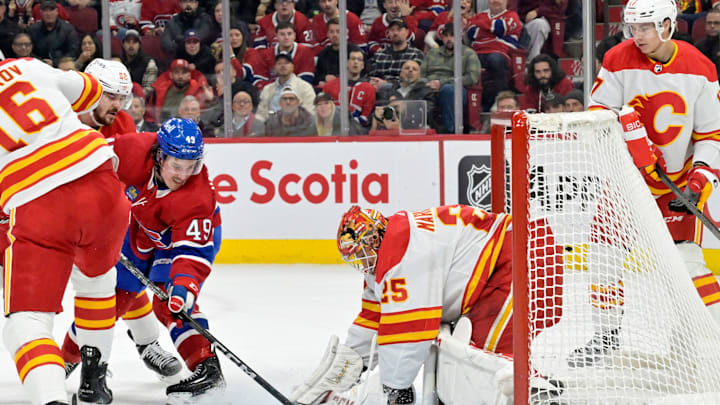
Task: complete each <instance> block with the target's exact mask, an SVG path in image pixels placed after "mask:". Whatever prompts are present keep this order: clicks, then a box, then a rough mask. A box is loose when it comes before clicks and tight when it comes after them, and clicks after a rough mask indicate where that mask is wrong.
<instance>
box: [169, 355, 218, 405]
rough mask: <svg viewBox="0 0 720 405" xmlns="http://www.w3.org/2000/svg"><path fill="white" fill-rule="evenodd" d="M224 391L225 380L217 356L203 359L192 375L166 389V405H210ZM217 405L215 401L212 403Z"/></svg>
mask: <svg viewBox="0 0 720 405" xmlns="http://www.w3.org/2000/svg"><path fill="white" fill-rule="evenodd" d="M224 390H225V379H224V378H223V375H222V370H220V361H219V359H218V358H217V356H214V357H210V358H207V359H205V361H203V362H202V363H200V364H198V365H197V367H195V371H193V373H192V375H190V376H189V377H188V378H185V379H184V380H182V381H180V382H179V383H177V384H174V385H171V386H169V387H167V389H166V390H165V392H166V393H167V396H168V404H188V403H198V402H202V403H211V402H209V400H210V398H211V397H213V398H214V397H216V396H218V395H219V394H221V393H222V392H223V391H224ZM212 403H217V401H214V400H213V401H212Z"/></svg>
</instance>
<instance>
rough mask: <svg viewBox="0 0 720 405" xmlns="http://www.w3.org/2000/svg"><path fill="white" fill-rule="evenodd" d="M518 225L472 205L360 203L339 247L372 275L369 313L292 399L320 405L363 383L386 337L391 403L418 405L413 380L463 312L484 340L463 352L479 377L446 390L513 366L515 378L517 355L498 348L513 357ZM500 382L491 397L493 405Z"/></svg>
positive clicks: (343, 227)
mask: <svg viewBox="0 0 720 405" xmlns="http://www.w3.org/2000/svg"><path fill="white" fill-rule="evenodd" d="M510 227H511V220H510V216H508V215H505V214H491V213H487V212H485V211H482V210H480V209H478V208H473V207H469V206H463V205H450V206H441V207H436V208H431V209H427V210H424V211H419V212H408V211H400V212H398V213H396V214H395V215H393V216H391V217H389V218H385V217H384V216H383V215H382V214H381V213H380V212H378V211H376V210H373V209H361V208H360V207H358V206H353V207H352V208H350V210H349V211H348V212H346V213H345V214H344V215H343V217H342V220H341V221H340V227H339V229H338V234H337V244H338V249H339V251H340V253H341V255H342V257H343V259H344V260H345V261H346V262H348V263H349V264H351V265H352V266H353V267H355V268H356V269H357V270H359V271H361V272H362V273H364V282H365V283H364V289H363V295H362V310H361V311H360V314H359V315H358V317H357V318H356V319H355V322H354V323H353V324H352V326H351V327H350V329H349V331H348V337H347V340H346V342H345V344H340V345H338V341H337V337H333V338H332V339H331V341H330V345H329V347H328V349H327V351H326V354H325V356H324V358H323V360H322V361H321V364H320V365H319V366H318V367H317V369H316V371H315V372H314V373H313V377H311V378H310V379H308V380H307V381H306V382H305V383H304V384H302V385H301V386H300V387H298V388H297V389H296V390H295V391H294V392H293V394H292V396H291V400H294V401H297V402H298V403H301V404H309V403H318V402H315V401H316V400H318V398H320V400H321V401H323V399H322V397H323V396H326V397H327V396H328V392H330V391H332V392H335V393H337V392H342V391H343V390H346V389H348V388H350V387H351V386H353V385H354V384H355V383H356V381H357V379H358V376H359V375H360V373H361V372H362V370H363V369H364V368H365V367H369V366H371V365H370V364H369V363H370V357H371V355H370V353H371V351H372V346H373V340H374V336H375V334H377V345H378V349H377V354H378V361H379V367H380V382H381V383H382V391H383V392H384V395H386V396H387V401H388V403H394V404H412V403H414V397H415V392H414V389H413V385H412V384H413V381H414V380H415V377H416V375H417V373H418V371H419V370H420V367H421V365H422V364H423V362H424V361H425V359H426V358H427V357H428V354H429V353H430V347H431V345H432V343H433V341H434V340H435V339H436V337H437V336H438V332H439V330H440V327H441V323H450V322H455V321H457V320H458V319H459V318H461V315H464V316H465V317H467V318H468V319H469V322H467V320H466V321H465V322H466V323H467V324H469V325H468V326H467V329H469V326H470V325H471V327H472V330H471V331H470V330H467V340H469V339H470V338H472V341H473V342H474V343H475V345H476V346H470V345H468V343H467V341H465V343H464V345H462V346H461V348H460V349H457V350H458V351H460V353H455V356H454V357H456V358H459V359H461V360H460V363H465V364H467V365H469V366H468V367H464V370H465V372H466V373H471V374H470V375H468V374H464V375H466V376H467V378H463V379H455V378H450V379H448V380H452V382H453V384H454V386H453V387H444V388H447V391H451V392H454V393H456V394H457V395H463V394H462V393H463V392H467V391H472V390H474V389H475V388H476V386H477V385H478V384H480V382H483V381H485V382H488V381H493V378H494V377H496V376H497V375H498V373H499V372H501V371H502V369H503V368H505V367H508V365H510V366H509V369H510V371H509V373H506V374H504V375H505V377H509V379H510V380H511V379H512V367H511V364H512V360H508V359H502V361H498V359H499V358H500V356H498V355H497V354H496V353H502V354H512V296H511V282H512V255H511V243H512V242H511V241H512V233H511V230H510ZM461 319H465V318H461ZM440 348H441V350H443V344H442V343H441V345H440ZM470 353H472V354H470ZM458 367H460V366H458ZM442 372H443V371H442V370H438V373H442ZM461 380H464V381H467V382H469V384H467V383H465V384H464V383H463V381H461ZM504 381H508V380H507V379H505V380H504ZM495 388H496V387H490V389H489V390H487V391H485V392H484V393H483V394H482V395H483V397H484V396H485V395H486V396H487V398H485V399H486V400H487V401H489V402H492V403H494V401H495V395H496V394H495V392H494V391H493V389H495ZM378 391H379V390H378ZM438 391H439V393H440V390H438ZM510 391H512V389H510ZM455 398H457V396H456V397H455ZM441 399H442V396H441ZM475 399H476V400H477V399H478V398H475ZM393 401H394V402H393Z"/></svg>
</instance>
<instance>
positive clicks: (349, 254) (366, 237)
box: [337, 205, 387, 274]
mask: <svg viewBox="0 0 720 405" xmlns="http://www.w3.org/2000/svg"><path fill="white" fill-rule="evenodd" d="M386 225H387V219H385V217H384V216H383V215H382V214H381V213H380V212H379V211H377V210H373V209H361V208H360V207H359V206H357V205H353V206H352V207H351V208H350V210H349V211H348V212H346V213H345V214H343V217H342V219H341V220H340V227H339V228H338V235H337V245H338V250H339V251H340V254H341V255H342V258H343V260H345V262H347V263H348V264H350V265H351V266H353V267H355V269H357V270H358V271H360V272H362V273H370V274H374V273H375V266H376V264H377V252H378V249H380V242H382V238H383V235H384V234H385V227H386Z"/></svg>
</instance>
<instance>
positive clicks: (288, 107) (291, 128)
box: [265, 87, 317, 136]
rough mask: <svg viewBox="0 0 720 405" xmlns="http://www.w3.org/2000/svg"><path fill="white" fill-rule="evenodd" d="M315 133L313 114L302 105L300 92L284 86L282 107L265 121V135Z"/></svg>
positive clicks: (308, 134) (311, 134)
mask: <svg viewBox="0 0 720 405" xmlns="http://www.w3.org/2000/svg"><path fill="white" fill-rule="evenodd" d="M313 100H314V97H313ZM314 135H317V128H316V127H315V120H314V118H313V114H312V113H311V112H310V111H308V110H306V109H305V108H304V107H303V106H301V105H300V98H299V97H298V93H296V92H295V90H293V88H292V87H284V88H283V89H282V90H281V92H280V109H279V110H278V111H277V112H275V113H274V114H271V115H270V116H269V117H268V119H267V120H266V121H265V136H314Z"/></svg>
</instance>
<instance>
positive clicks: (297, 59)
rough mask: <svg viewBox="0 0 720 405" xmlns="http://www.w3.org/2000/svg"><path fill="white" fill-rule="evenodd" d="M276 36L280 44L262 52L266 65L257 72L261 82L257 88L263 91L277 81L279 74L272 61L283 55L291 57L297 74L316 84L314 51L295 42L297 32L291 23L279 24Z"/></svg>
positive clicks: (258, 82)
mask: <svg viewBox="0 0 720 405" xmlns="http://www.w3.org/2000/svg"><path fill="white" fill-rule="evenodd" d="M276 36H277V41H278V42H277V43H276V44H275V45H272V46H271V47H269V48H267V49H261V50H260V54H261V59H262V61H263V62H264V63H263V64H262V65H261V68H260V69H258V70H257V71H256V72H255V75H256V76H257V77H258V78H259V81H256V82H255V86H256V87H258V88H259V89H262V88H263V87H265V86H266V85H267V84H268V83H269V82H270V81H272V80H274V79H275V77H276V74H277V72H275V71H274V70H273V65H272V63H273V62H272V61H274V60H275V56H277V55H279V54H281V53H285V54H288V55H290V57H291V58H292V60H293V69H294V72H295V74H296V75H297V76H298V77H299V78H301V79H303V80H305V81H306V82H308V83H309V84H311V85H312V84H313V83H314V82H315V55H314V54H313V51H312V49H310V48H308V47H307V46H305V45H303V44H298V43H297V42H295V31H294V30H293V26H292V24H291V23H289V22H281V23H278V25H277V35H276Z"/></svg>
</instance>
